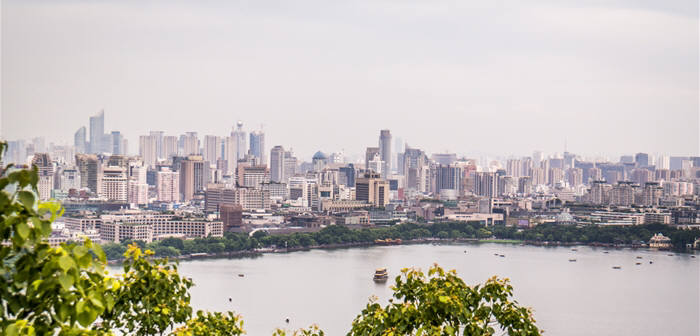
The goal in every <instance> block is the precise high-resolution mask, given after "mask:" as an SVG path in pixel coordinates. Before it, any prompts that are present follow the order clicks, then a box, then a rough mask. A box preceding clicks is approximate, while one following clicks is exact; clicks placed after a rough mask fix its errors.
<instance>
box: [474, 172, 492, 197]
mask: <svg viewBox="0 0 700 336" xmlns="http://www.w3.org/2000/svg"><path fill="white" fill-rule="evenodd" d="M474 193H475V194H477V195H479V196H486V197H489V198H494V197H496V196H498V176H497V175H496V173H488V172H475V173H474Z"/></svg>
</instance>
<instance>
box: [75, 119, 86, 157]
mask: <svg viewBox="0 0 700 336" xmlns="http://www.w3.org/2000/svg"><path fill="white" fill-rule="evenodd" d="M85 137H86V130H85V126H83V127H80V128H78V130H77V131H76V132H75V135H74V136H73V145H74V146H75V152H76V153H80V154H83V153H85V152H87V150H88V148H87V147H88V143H87V141H86V139H85Z"/></svg>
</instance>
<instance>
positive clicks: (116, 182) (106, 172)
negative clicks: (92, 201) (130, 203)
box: [97, 167, 128, 203]
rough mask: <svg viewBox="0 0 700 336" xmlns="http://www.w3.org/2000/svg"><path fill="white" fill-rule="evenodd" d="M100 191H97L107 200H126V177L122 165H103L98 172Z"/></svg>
mask: <svg viewBox="0 0 700 336" xmlns="http://www.w3.org/2000/svg"><path fill="white" fill-rule="evenodd" d="M100 180H101V183H100V191H99V192H98V193H97V194H98V195H99V196H100V197H104V198H106V199H107V200H109V201H116V202H125V203H126V202H127V200H128V197H127V195H128V178H127V175H126V169H124V168H123V167H105V168H103V169H102V171H101V173H100Z"/></svg>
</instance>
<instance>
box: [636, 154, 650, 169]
mask: <svg viewBox="0 0 700 336" xmlns="http://www.w3.org/2000/svg"><path fill="white" fill-rule="evenodd" d="M634 162H636V163H637V167H648V166H649V154H647V153H637V154H636V155H635V156H634Z"/></svg>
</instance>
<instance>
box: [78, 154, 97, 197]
mask: <svg viewBox="0 0 700 336" xmlns="http://www.w3.org/2000/svg"><path fill="white" fill-rule="evenodd" d="M75 165H76V166H78V171H80V187H81V188H88V189H90V191H91V192H93V193H97V192H98V190H99V187H100V182H101V181H100V179H99V176H98V175H99V173H100V163H99V161H98V160H97V156H95V155H90V154H76V155H75Z"/></svg>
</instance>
